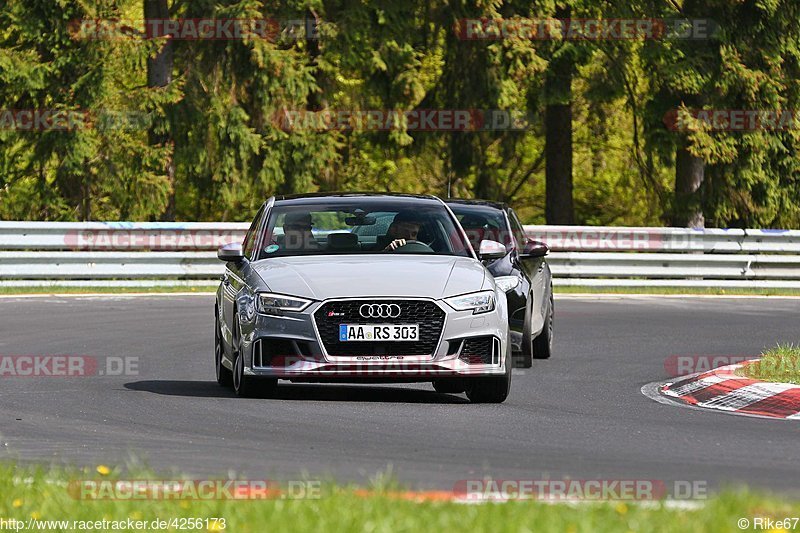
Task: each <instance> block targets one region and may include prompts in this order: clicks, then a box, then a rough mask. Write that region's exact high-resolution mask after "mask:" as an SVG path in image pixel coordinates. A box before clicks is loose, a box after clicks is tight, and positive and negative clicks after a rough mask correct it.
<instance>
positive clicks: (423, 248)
mask: <svg viewBox="0 0 800 533" xmlns="http://www.w3.org/2000/svg"><path fill="white" fill-rule="evenodd" d="M387 251H388V252H392V253H401V254H419V253H423V254H435V253H436V252H435V251H434V250H433V248H431V247H430V246H428V245H427V244H425V243H424V242H422V241H412V240H409V239H406V243H405V244H404V245H403V246H398V247H397V248H395V249H394V250H387Z"/></svg>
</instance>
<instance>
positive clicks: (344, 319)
mask: <svg viewBox="0 0 800 533" xmlns="http://www.w3.org/2000/svg"><path fill="white" fill-rule="evenodd" d="M479 248H480V249H479V250H478V251H477V254H476V251H475V250H473V248H472V246H471V245H470V242H469V240H468V239H467V237H466V235H465V234H464V230H463V229H462V228H461V226H460V225H459V224H458V222H457V220H456V218H455V216H454V215H453V213H452V212H451V211H450V209H449V208H448V207H447V205H445V203H444V202H442V201H441V200H440V199H438V198H436V197H433V196H415V195H389V194H385V195H381V194H316V195H297V196H282V197H273V198H270V199H269V200H268V201H267V202H266V203H264V205H263V206H262V207H261V209H260V210H259V212H258V214H257V215H256V217H255V219H254V220H253V223H252V225H251V226H250V229H249V230H248V232H247V235H246V237H245V239H244V242H243V243H242V244H238V243H237V244H228V245H225V246H223V247H221V248H220V249H219V251H218V254H217V255H218V257H219V258H220V259H221V260H222V261H225V262H226V269H225V274H224V275H223V278H222V283H221V284H220V286H219V289H218V290H217V296H216V304H215V317H216V320H215V326H214V339H215V350H214V352H215V353H214V357H215V364H216V377H217V381H218V382H219V383H220V384H221V385H225V386H231V385H232V386H233V388H234V390H235V391H236V393H237V394H239V395H242V396H247V395H258V396H262V395H263V396H268V395H269V393H270V392H272V391H274V389H275V387H276V386H277V383H278V380H279V379H284V380H290V381H295V382H297V381H306V382H308V381H317V382H370V383H375V382H384V383H385V382H402V383H412V382H431V383H433V386H434V388H435V389H436V390H437V391H439V392H447V393H462V392H464V393H466V394H467V397H468V398H469V399H470V400H471V401H472V402H493V403H500V402H503V401H504V400H505V399H506V397H507V396H508V393H509V390H510V386H511V346H510V343H509V329H508V310H507V303H506V295H505V293H504V292H503V290H502V289H501V288H498V286H497V285H496V284H495V281H494V278H493V277H492V275H491V274H490V273H489V271H488V270H487V269H486V267H485V266H484V264H483V262H482V261H489V260H492V259H496V258H499V257H502V256H503V255H505V253H506V250H505V246H504V245H503V244H501V243H498V242H494V241H489V240H485V241H482V242H481V243H480V244H479Z"/></svg>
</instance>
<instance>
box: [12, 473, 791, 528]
mask: <svg viewBox="0 0 800 533" xmlns="http://www.w3.org/2000/svg"><path fill="white" fill-rule="evenodd" d="M100 470H101V471H103V472H105V470H104V469H102V468H101V469H100ZM117 478H119V473H118V472H116V471H111V472H109V473H108V474H107V475H106V476H103V475H101V474H99V473H98V471H95V470H94V469H85V470H64V469H57V470H43V469H36V468H31V467H19V466H17V465H14V464H10V463H5V464H0V495H2V497H0V519H5V520H8V519H17V520H27V519H29V518H31V517H33V518H36V519H38V520H70V521H72V520H82V521H94V520H103V519H105V520H127V519H128V518H129V517H130V518H132V519H134V520H144V521H148V522H149V521H152V520H154V519H156V518H160V519H171V518H201V519H205V518H224V519H225V522H226V528H225V531H230V532H237V533H238V532H249V531H253V532H262V531H293V532H294V531H300V532H302V531H308V532H314V533H319V532H326V531H336V532H340V531H341V532H348V531H352V532H361V531H371V532H387V533H388V532H402V531H408V532H418V531H430V532H436V533H439V532H443V531H476V532H481V531H487V532H493V533H494V532H503V531H537V532H538V531H543V532H550V531H552V532H558V533H561V532H565V531H567V532H576V533H577V532H592V533H594V532H600V533H602V532H618V531H623V532H625V531H664V532H671V531H675V532H680V533H686V532H709V531H710V532H717V531H719V532H728V531H731V532H733V531H740V529H739V528H738V526H737V520H738V519H739V518H742V517H745V518H748V519H750V520H751V522H752V519H753V517H754V516H766V517H771V518H773V519H774V518H783V517H792V516H800V504H799V503H798V502H790V501H788V500H786V499H783V498H780V497H776V496H770V495H766V494H759V493H754V492H751V491H748V490H737V491H726V492H724V493H722V494H721V495H717V496H712V497H710V498H709V499H708V500H704V501H703V504H702V505H700V506H698V507H697V508H695V509H675V508H670V507H667V506H664V505H662V504H660V503H655V504H653V503H650V504H649V505H640V504H636V503H630V502H628V503H620V502H605V503H597V504H588V505H571V504H555V505H551V504H545V503H540V502H533V501H517V502H510V503H492V504H478V505H465V504H458V503H451V502H422V503H418V502H414V501H408V500H404V499H398V498H396V497H393V496H392V493H391V492H386V489H380V488H379V489H377V491H376V492H372V493H371V494H370V495H367V496H364V495H359V494H357V492H356V490H355V489H354V487H342V486H336V485H333V484H325V485H323V489H322V491H321V496H320V497H319V498H318V499H307V500H281V499H275V500H260V501H241V500H240V501H234V500H227V501H226V500H214V501H164V500H162V501H153V500H149V501H130V500H123V501H109V500H105V501H87V500H80V499H76V498H74V497H73V496H71V495H70V494H69V493H68V491H67V489H66V487H67V486H68V484H69V482H70V481H71V480H76V479H117ZM126 479H140V480H141V479H154V478H153V476H152V475H151V474H147V473H144V474H142V473H138V474H131V473H127V474H126ZM155 479H164V477H163V476H162V477H156V478H155ZM384 486H386V485H384ZM6 530H8V527H6ZM56 530H59V529H56ZM60 530H61V531H69V530H70V529H60ZM148 530H150V529H149V528H148ZM200 530H201V531H206V530H208V528H206V527H203V528H202V529H200ZM211 530H214V529H213V528H211Z"/></svg>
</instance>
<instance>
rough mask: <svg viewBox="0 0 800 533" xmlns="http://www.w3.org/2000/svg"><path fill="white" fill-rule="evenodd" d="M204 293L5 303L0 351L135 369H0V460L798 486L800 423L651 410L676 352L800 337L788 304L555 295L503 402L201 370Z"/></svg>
mask: <svg viewBox="0 0 800 533" xmlns="http://www.w3.org/2000/svg"><path fill="white" fill-rule="evenodd" d="M212 315H213V297H212V296H167V297H164V296H149V297H137V298H131V297H113V296H110V297H48V298H30V299H24V298H0V355H20V354H85V355H90V356H95V357H98V358H105V357H117V358H119V357H135V358H138V369H137V372H138V375H128V376H108V375H103V376H93V377H13V378H9V377H0V459H6V458H10V459H20V460H23V461H29V460H33V461H45V462H54V463H59V464H61V463H69V464H75V463H77V464H81V465H83V464H85V465H95V464H99V463H105V464H135V463H136V462H140V463H145V464H147V465H149V466H151V467H153V468H155V469H157V470H159V471H160V472H162V473H167V472H172V471H178V472H182V473H187V474H190V475H196V476H212V475H215V476H220V475H222V476H225V475H227V473H228V472H229V471H231V470H233V471H235V472H237V473H240V474H241V475H244V476H249V477H251V478H256V479H263V478H264V477H268V478H281V479H293V478H296V477H297V476H298V475H300V474H301V473H303V472H306V473H308V475H310V476H312V477H319V476H322V477H323V478H335V479H337V480H340V481H356V482H360V483H367V482H368V480H369V479H370V478H371V477H373V476H375V475H376V473H378V472H385V471H386V470H387V469H389V468H391V472H392V473H393V475H394V476H396V477H397V478H398V479H399V480H400V481H401V482H403V483H405V484H407V485H409V486H412V487H414V488H418V489H426V488H438V489H448V488H452V487H453V485H454V483H455V482H456V481H458V480H463V479H474V478H481V477H483V476H492V477H493V478H495V479H503V478H504V479H541V478H543V477H556V478H560V477H563V476H571V477H573V478H577V479H596V478H604V479H660V480H666V481H669V480H685V481H702V482H707V483H708V484H709V486H710V487H711V488H712V489H713V488H715V487H719V486H720V485H724V484H728V483H740V482H746V483H749V484H751V485H753V486H759V487H769V488H772V489H776V490H780V491H790V492H798V493H800V424H798V423H797V422H796V421H795V422H792V421H785V420H765V419H756V418H746V417H736V416H731V415H726V414H721V413H716V412H705V411H697V410H690V409H684V408H680V407H676V406H670V405H663V404H660V403H656V402H654V401H653V400H651V399H649V398H647V397H645V396H644V395H643V394H642V393H641V392H640V389H641V387H642V386H643V385H644V384H646V383H649V382H652V381H655V380H659V379H666V378H667V377H668V376H667V374H666V370H665V367H664V361H665V358H667V357H669V356H670V355H674V354H683V355H685V354H696V355H751V354H757V353H759V352H760V350H761V349H762V348H763V347H765V346H768V345H772V344H774V343H776V342H779V341H782V342H790V341H794V342H797V341H798V340H799V339H798V337H800V330H798V325H800V300H792V299H702V298H693V299H671V298H659V297H645V298H642V297H638V298H614V299H601V298H596V297H592V298H572V297H570V298H563V297H562V298H558V299H557V301H556V317H557V319H556V342H555V355H554V357H553V358H552V359H551V360H548V361H536V362H535V365H534V367H533V368H532V369H529V370H525V371H524V372H523V373H520V371H519V370H517V371H515V375H514V378H513V384H512V392H511V395H510V397H509V399H508V400H507V401H506V402H505V403H504V404H502V405H472V404H469V403H467V401H466V399H465V398H464V397H463V395H445V394H438V393H436V392H434V391H433V388H432V387H431V386H430V385H428V384H420V385H398V386H394V385H374V386H368V385H309V384H285V385H282V387H281V388H280V389H279V393H278V397H277V398H276V399H239V398H236V397H235V396H234V395H233V393H232V392H230V391H228V390H226V389H222V388H220V387H219V386H218V385H217V384H216V382H215V381H214V379H213V373H214V372H213V363H212Z"/></svg>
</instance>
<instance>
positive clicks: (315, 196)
mask: <svg viewBox="0 0 800 533" xmlns="http://www.w3.org/2000/svg"><path fill="white" fill-rule="evenodd" d="M364 197H369V198H386V199H402V198H409V199H410V198H417V199H424V200H439V199H438V198H437V197H436V196H433V195H431V194H406V193H391V192H387V193H376V192H312V193H305V194H276V195H275V201H281V202H284V201H291V200H311V201H314V200H319V201H320V203H323V202H324V201H325V200H328V199H331V198H364Z"/></svg>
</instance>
